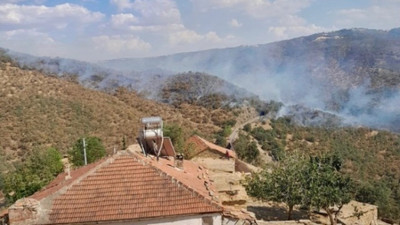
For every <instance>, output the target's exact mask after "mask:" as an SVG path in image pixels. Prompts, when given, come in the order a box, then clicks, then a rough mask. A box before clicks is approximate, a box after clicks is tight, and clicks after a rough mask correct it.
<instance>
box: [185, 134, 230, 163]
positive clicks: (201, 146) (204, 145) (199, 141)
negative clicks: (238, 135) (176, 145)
mask: <svg viewBox="0 0 400 225" xmlns="http://www.w3.org/2000/svg"><path fill="white" fill-rule="evenodd" d="M187 143H193V144H195V151H196V155H197V154H200V153H201V152H204V151H206V150H208V149H211V150H215V151H218V152H219V153H221V154H223V155H225V154H226V151H228V152H229V156H230V157H232V158H235V159H236V158H237V156H236V153H235V152H234V151H232V150H230V149H227V148H224V147H221V146H218V145H216V144H213V143H211V142H209V141H207V140H205V139H203V138H201V137H199V136H197V135H195V136H192V137H190V138H189V139H188V141H187Z"/></svg>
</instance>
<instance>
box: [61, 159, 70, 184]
mask: <svg viewBox="0 0 400 225" xmlns="http://www.w3.org/2000/svg"><path fill="white" fill-rule="evenodd" d="M61 161H62V163H63V166H64V173H66V175H65V180H68V179H71V164H70V163H69V159H68V156H67V155H64V157H63V159H62V160H61Z"/></svg>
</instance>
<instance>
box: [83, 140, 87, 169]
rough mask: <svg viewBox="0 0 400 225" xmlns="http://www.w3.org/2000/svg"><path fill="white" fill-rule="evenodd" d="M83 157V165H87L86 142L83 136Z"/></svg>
mask: <svg viewBox="0 0 400 225" xmlns="http://www.w3.org/2000/svg"><path fill="white" fill-rule="evenodd" d="M83 158H84V159H85V166H86V165H87V158H86V143H85V138H83Z"/></svg>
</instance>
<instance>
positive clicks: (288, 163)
mask: <svg viewBox="0 0 400 225" xmlns="http://www.w3.org/2000/svg"><path fill="white" fill-rule="evenodd" d="M304 167H305V161H304V159H303V158H302V157H298V156H297V155H296V156H293V155H292V156H288V157H286V158H284V160H282V161H280V162H278V163H277V164H276V166H275V168H274V169H273V170H272V172H269V171H268V170H263V171H262V172H261V173H259V174H253V176H252V177H251V178H250V179H248V180H247V183H246V191H247V193H248V194H249V195H250V196H253V197H256V198H258V199H262V200H269V201H276V202H283V203H286V205H287V206H288V212H287V215H288V219H289V220H290V219H292V212H293V207H294V206H295V205H298V204H300V203H301V202H302V198H303V197H304V190H303V177H302V175H303V174H302V171H303V170H304Z"/></svg>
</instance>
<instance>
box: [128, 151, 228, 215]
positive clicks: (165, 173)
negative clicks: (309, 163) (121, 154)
mask: <svg viewBox="0 0 400 225" xmlns="http://www.w3.org/2000/svg"><path fill="white" fill-rule="evenodd" d="M129 153H130V154H131V155H133V156H134V157H135V158H136V159H137V160H138V161H140V162H141V163H143V165H148V166H150V167H151V168H153V169H154V170H156V171H158V172H160V173H162V174H163V175H164V176H166V177H167V178H169V180H171V181H172V182H175V183H177V184H178V185H181V186H183V187H184V188H185V189H187V190H188V191H190V192H192V193H194V194H196V196H197V197H201V199H203V201H204V202H206V203H208V204H211V205H213V206H214V207H216V208H218V209H220V210H221V211H223V207H222V206H220V205H219V204H217V203H216V202H214V201H212V200H211V199H208V198H206V197H205V196H204V195H202V194H201V193H199V192H198V191H197V190H195V189H194V188H191V187H190V186H188V185H186V184H185V183H183V182H182V181H180V180H178V179H177V178H175V177H173V176H171V175H169V174H168V173H167V172H165V171H163V170H162V169H160V168H158V167H156V166H154V165H152V164H151V163H150V162H146V161H144V160H143V159H140V157H141V156H140V155H138V154H137V153H134V152H129Z"/></svg>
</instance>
